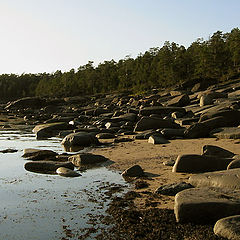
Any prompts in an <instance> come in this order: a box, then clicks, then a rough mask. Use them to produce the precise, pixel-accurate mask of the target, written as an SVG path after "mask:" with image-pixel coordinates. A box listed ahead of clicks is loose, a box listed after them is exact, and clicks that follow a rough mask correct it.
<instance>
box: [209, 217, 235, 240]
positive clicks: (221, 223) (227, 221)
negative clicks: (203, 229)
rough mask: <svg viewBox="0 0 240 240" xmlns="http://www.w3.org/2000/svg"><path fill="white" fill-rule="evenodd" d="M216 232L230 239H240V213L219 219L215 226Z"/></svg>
mask: <svg viewBox="0 0 240 240" xmlns="http://www.w3.org/2000/svg"><path fill="white" fill-rule="evenodd" d="M213 231H214V233H215V234H216V235H217V236H219V237H224V238H226V239H229V240H239V239H240V215H235V216H230V217H225V218H222V219H219V220H218V221H217V222H216V224H215V225H214V228H213Z"/></svg>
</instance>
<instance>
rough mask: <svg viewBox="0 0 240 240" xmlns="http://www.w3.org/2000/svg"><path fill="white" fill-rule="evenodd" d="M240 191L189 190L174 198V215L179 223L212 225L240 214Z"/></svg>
mask: <svg viewBox="0 0 240 240" xmlns="http://www.w3.org/2000/svg"><path fill="white" fill-rule="evenodd" d="M239 198H240V191H234V192H233V191H231V190H222V189H213V188H212V189H210V188H190V189H186V190H183V191H181V192H179V193H178V194H177V195H176V196H175V204H174V213H175V216H176V220H177V222H180V223H186V222H191V223H204V224H206V223H213V222H216V221H217V220H218V219H220V218H223V217H227V216H231V215H236V214H240V201H239Z"/></svg>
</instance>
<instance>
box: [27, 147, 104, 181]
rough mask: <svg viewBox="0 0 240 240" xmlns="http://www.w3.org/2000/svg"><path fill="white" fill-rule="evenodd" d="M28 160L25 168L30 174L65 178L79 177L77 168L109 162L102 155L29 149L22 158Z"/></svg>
mask: <svg viewBox="0 0 240 240" xmlns="http://www.w3.org/2000/svg"><path fill="white" fill-rule="evenodd" d="M22 157H23V158H25V159H26V160H28V161H27V162H26V163H25V165H24V168H25V169H26V170H27V171H30V172H36V173H47V174H56V173H57V174H59V175H61V176H64V177H78V176H81V174H80V173H79V172H78V171H74V169H75V168H81V167H83V166H92V165H96V164H100V163H103V162H106V161H108V159H107V158H105V157H104V156H101V155H96V154H91V153H78V154H67V153H63V154H57V153H56V152H54V151H51V150H41V149H32V148H27V149H25V150H24V154H23V156H22Z"/></svg>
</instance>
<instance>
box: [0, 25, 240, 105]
mask: <svg viewBox="0 0 240 240" xmlns="http://www.w3.org/2000/svg"><path fill="white" fill-rule="evenodd" d="M239 76H240V30H239V29H238V28H234V29H232V31H231V32H229V33H223V32H221V31H217V32H215V33H214V34H213V35H212V36H211V37H210V38H209V39H208V40H204V39H197V40H196V41H195V42H193V43H192V44H191V45H190V46H189V47H188V48H185V47H184V46H181V45H179V44H177V43H174V42H172V43H170V42H169V41H166V42H165V44H164V45H163V46H162V47H161V48H159V47H156V48H150V49H149V50H148V51H146V52H145V53H144V54H142V53H140V54H139V55H138V56H137V57H136V58H135V59H134V58H131V57H130V56H126V57H125V58H124V59H121V60H119V61H118V62H115V61H114V60H111V61H104V62H103V63H100V64H99V65H98V66H96V67H95V66H94V64H93V62H91V61H89V62H88V63H87V64H86V65H83V66H80V67H79V68H78V69H77V70H74V69H71V70H70V71H68V72H64V73H62V72H61V71H56V72H55V73H51V74H50V73H39V74H22V75H16V74H2V75H0V96H1V98H0V99H1V100H2V101H4V100H12V99H16V98H21V97H26V96H44V97H64V96H77V95H85V94H95V93H106V92H107V93H110V92H113V91H122V90H132V91H133V92H141V91H145V90H148V89H151V88H160V87H168V86H175V85H178V84H181V83H183V82H185V81H189V80H193V79H198V81H199V82H200V81H206V80H208V79H214V80H216V81H227V80H229V79H231V78H236V77H239Z"/></svg>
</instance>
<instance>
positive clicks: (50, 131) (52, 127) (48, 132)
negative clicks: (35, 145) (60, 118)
mask: <svg viewBox="0 0 240 240" xmlns="http://www.w3.org/2000/svg"><path fill="white" fill-rule="evenodd" d="M70 129H73V126H72V125H70V124H68V123H65V122H56V123H47V124H41V125H37V126H35V127H34V129H33V132H34V133H35V134H36V137H37V139H45V138H50V137H54V136H56V135H58V134H59V132H60V131H62V130H70Z"/></svg>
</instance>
